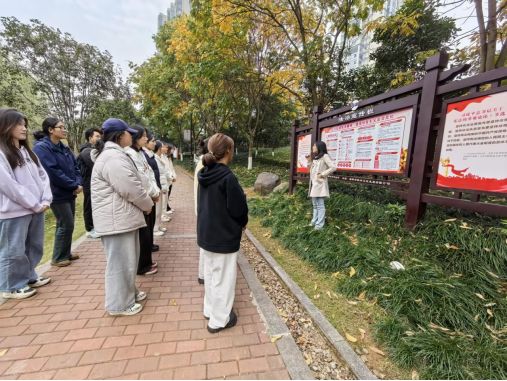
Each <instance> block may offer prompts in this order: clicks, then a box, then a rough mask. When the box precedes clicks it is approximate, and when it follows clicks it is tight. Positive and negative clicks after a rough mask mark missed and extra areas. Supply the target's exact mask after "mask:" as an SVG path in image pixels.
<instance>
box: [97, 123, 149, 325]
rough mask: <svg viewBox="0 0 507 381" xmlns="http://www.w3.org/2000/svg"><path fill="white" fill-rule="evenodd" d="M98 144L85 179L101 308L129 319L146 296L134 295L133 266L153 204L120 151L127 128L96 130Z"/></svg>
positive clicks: (128, 134) (106, 125)
mask: <svg viewBox="0 0 507 381" xmlns="http://www.w3.org/2000/svg"><path fill="white" fill-rule="evenodd" d="M102 128H103V130H104V138H103V141H101V142H100V143H99V144H98V147H97V154H98V156H97V160H96V161H95V164H94V166H93V171H92V178H91V195H92V213H93V220H94V227H95V230H96V231H97V233H98V234H100V236H101V239H102V244H103V246H104V251H105V254H106V262H107V264H106V277H105V278H106V280H105V291H106V295H105V307H106V311H108V312H109V314H110V315H135V314H137V313H139V312H141V310H142V305H141V304H139V303H138V302H140V301H141V300H144V299H146V293H145V292H143V291H139V290H137V289H136V285H135V280H136V273H137V266H138V263H139V255H140V246H139V229H142V228H144V227H145V226H146V221H145V220H144V216H143V212H144V213H148V212H149V211H151V209H152V207H153V201H152V200H151V198H150V197H149V196H148V192H146V189H144V186H143V183H142V179H141V176H140V174H139V172H138V171H137V168H136V167H135V165H134V163H133V162H132V160H130V158H129V157H128V156H127V154H126V153H125V151H124V150H123V148H124V147H128V146H130V145H131V144H132V136H131V134H137V131H136V130H133V129H131V128H129V126H128V125H127V123H125V122H124V121H123V120H121V119H113V118H111V119H108V120H106V121H105V122H104V124H103V125H102Z"/></svg>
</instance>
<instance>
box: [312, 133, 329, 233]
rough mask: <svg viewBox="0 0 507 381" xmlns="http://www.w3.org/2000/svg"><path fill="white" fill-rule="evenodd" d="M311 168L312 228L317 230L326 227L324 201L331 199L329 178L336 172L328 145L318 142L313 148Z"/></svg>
mask: <svg viewBox="0 0 507 381" xmlns="http://www.w3.org/2000/svg"><path fill="white" fill-rule="evenodd" d="M311 162H312V164H311V167H310V188H309V189H308V196H310V197H311V199H312V205H313V218H312V221H311V222H310V226H313V227H314V228H315V230H320V229H322V228H323V227H324V222H325V218H326V206H325V204H324V200H325V199H326V198H327V197H329V185H328V183H327V177H328V176H329V175H330V174H331V173H333V172H334V171H335V170H336V167H335V165H334V164H333V162H332V160H331V158H330V157H329V155H328V154H327V147H326V143H324V142H321V141H318V142H315V144H314V145H313V147H312V157H311Z"/></svg>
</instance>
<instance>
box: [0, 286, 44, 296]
mask: <svg viewBox="0 0 507 381" xmlns="http://www.w3.org/2000/svg"><path fill="white" fill-rule="evenodd" d="M36 293H37V290H36V289H34V288H31V287H30V286H25V287H23V288H20V289H19V290H14V291H11V292H2V298H4V299H25V298H29V297H30V296H32V295H35V294H36Z"/></svg>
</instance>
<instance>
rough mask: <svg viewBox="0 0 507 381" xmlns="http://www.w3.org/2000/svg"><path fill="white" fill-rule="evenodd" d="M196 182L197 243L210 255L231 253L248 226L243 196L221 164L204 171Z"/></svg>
mask: <svg viewBox="0 0 507 381" xmlns="http://www.w3.org/2000/svg"><path fill="white" fill-rule="evenodd" d="M198 179H199V191H198V207H197V243H198V245H199V247H201V248H203V249H204V250H207V251H211V252H214V253H222V254H229V253H235V252H236V251H238V250H239V246H240V242H241V234H242V231H243V228H244V227H245V226H246V224H247V223H248V205H247V202H246V197H245V193H244V192H243V189H242V188H241V186H240V185H239V182H238V179H237V178H236V176H234V174H233V173H232V171H231V170H230V169H229V167H228V166H226V165H224V164H220V163H216V164H212V165H211V166H207V167H204V168H203V169H202V170H201V171H200V172H199V173H198Z"/></svg>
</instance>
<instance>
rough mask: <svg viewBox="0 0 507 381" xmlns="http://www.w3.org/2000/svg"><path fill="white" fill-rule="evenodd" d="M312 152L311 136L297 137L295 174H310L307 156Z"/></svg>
mask: <svg viewBox="0 0 507 381" xmlns="http://www.w3.org/2000/svg"><path fill="white" fill-rule="evenodd" d="M311 150H312V135H310V134H308V135H301V136H298V156H297V169H296V172H297V173H310V168H309V165H308V164H309V163H308V159H307V156H308V155H310V153H311Z"/></svg>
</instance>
